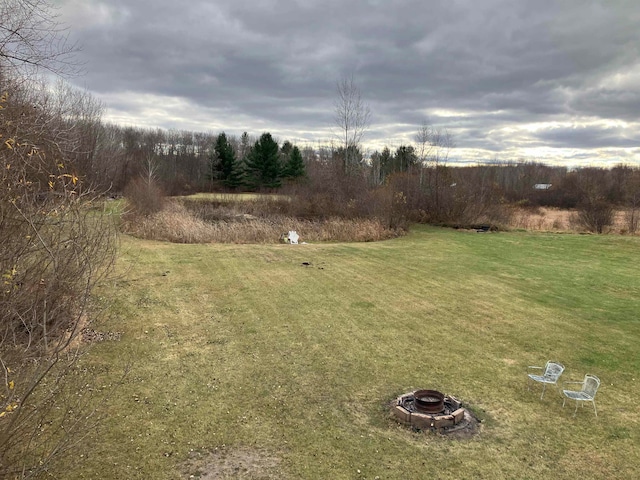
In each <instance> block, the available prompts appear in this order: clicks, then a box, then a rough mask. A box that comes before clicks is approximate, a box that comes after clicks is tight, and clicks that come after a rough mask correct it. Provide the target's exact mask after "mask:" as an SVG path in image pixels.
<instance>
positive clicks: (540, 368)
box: [527, 365, 544, 370]
mask: <svg viewBox="0 0 640 480" xmlns="http://www.w3.org/2000/svg"><path fill="white" fill-rule="evenodd" d="M527 368H535V369H537V370H544V367H532V366H531V365H529V366H528V367H527Z"/></svg>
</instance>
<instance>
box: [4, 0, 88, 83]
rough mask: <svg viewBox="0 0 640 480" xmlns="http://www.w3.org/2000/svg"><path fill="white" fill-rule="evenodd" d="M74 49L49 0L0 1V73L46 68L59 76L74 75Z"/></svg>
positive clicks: (31, 71) (27, 71)
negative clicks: (8, 70) (10, 70)
mask: <svg viewBox="0 0 640 480" xmlns="http://www.w3.org/2000/svg"><path fill="white" fill-rule="evenodd" d="M77 51H78V47H77V45H76V44H74V43H71V42H69V39H68V35H67V28H66V27H65V26H64V25H63V24H62V23H61V22H60V21H59V15H58V14H57V13H56V11H55V8H54V7H53V6H52V5H51V3H50V2H49V1H48V0H3V1H2V2H0V73H1V72H2V71H3V70H5V69H12V70H16V69H19V70H21V71H22V72H23V74H25V73H33V72H37V71H38V70H40V69H45V70H48V71H50V72H53V73H55V74H58V75H61V74H66V75H73V74H77V73H79V68H78V67H79V65H78V62H77V60H76V58H75V56H74V54H75V53H76V52H77Z"/></svg>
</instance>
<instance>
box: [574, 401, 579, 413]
mask: <svg viewBox="0 0 640 480" xmlns="http://www.w3.org/2000/svg"><path fill="white" fill-rule="evenodd" d="M578 403H580V402H578V401H577V400H576V409H575V410H574V411H573V416H574V417H575V416H576V413H578Z"/></svg>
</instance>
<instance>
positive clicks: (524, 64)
mask: <svg viewBox="0 0 640 480" xmlns="http://www.w3.org/2000/svg"><path fill="white" fill-rule="evenodd" d="M58 2H59V3H60V4H61V13H62V14H63V19H66V20H67V21H68V22H69V23H70V26H71V32H72V34H73V36H74V37H75V38H77V39H78V40H79V41H80V42H81V43H82V44H83V45H84V51H83V55H84V57H85V58H86V59H87V60H88V61H89V64H88V71H89V73H88V75H87V76H86V77H85V78H83V79H81V80H80V83H82V85H84V86H86V88H88V89H89V90H91V91H93V92H95V93H96V94H97V95H98V96H100V97H102V98H104V99H105V101H107V102H108V103H109V105H108V106H109V107H110V108H111V109H110V113H111V114H112V116H113V118H116V119H128V120H127V121H129V122H138V123H140V124H144V125H149V126H151V125H154V126H160V127H176V126H179V125H184V127H183V128H196V129H211V128H215V127H221V128H224V129H225V130H226V131H228V132H229V131H232V130H234V129H237V130H238V132H240V131H242V130H248V131H250V132H252V133H259V132H260V131H264V130H270V131H272V132H273V133H274V134H276V135H279V136H284V135H285V134H286V135H287V136H289V135H290V136H292V137H295V138H299V139H303V140H305V141H309V142H310V141H314V140H325V141H327V140H329V139H330V129H331V127H332V124H331V122H332V117H333V111H332V105H333V101H334V98H335V85H336V82H337V81H338V80H339V79H340V78H342V77H343V76H346V75H351V74H353V75H354V77H355V80H356V82H357V83H358V85H359V86H360V88H361V90H362V93H363V97H364V99H365V100H366V101H367V102H368V103H369V104H370V106H371V110H372V113H373V117H372V120H373V124H372V126H371V129H370V131H369V132H368V135H367V137H366V139H367V141H369V147H370V148H377V147H378V146H380V145H384V144H389V145H396V144H399V143H401V142H404V141H410V140H411V137H412V136H413V133H414V132H415V130H416V129H417V127H418V126H419V125H420V123H422V122H423V121H424V120H425V119H429V120H430V121H432V122H433V123H434V124H435V125H436V126H440V127H443V128H447V129H448V130H449V131H450V132H451V133H452V134H453V135H454V137H455V139H456V145H457V147H458V150H459V151H460V152H463V153H464V154H465V155H472V156H474V157H475V158H477V159H480V158H483V157H486V158H491V157H494V156H496V155H503V156H506V155H509V156H511V155H517V156H527V155H529V153H527V152H530V151H531V150H530V149H531V148H532V147H548V148H550V149H556V151H557V158H555V157H554V156H553V155H548V156H547V155H546V156H545V157H544V159H545V160H546V161H563V159H564V158H570V159H571V160H573V159H575V158H576V156H577V155H578V154H576V153H575V152H576V151H577V150H580V151H582V150H584V152H581V153H580V154H584V158H587V159H591V160H593V159H597V161H599V162H602V161H604V160H603V157H602V152H604V151H606V150H605V149H607V148H617V149H621V150H620V151H621V152H622V153H624V155H622V154H620V152H619V151H618V150H616V154H615V158H621V157H622V158H625V159H626V160H625V161H632V162H640V158H639V157H638V156H637V149H635V150H634V149H633V148H634V147H635V146H636V145H638V143H639V142H638V140H639V138H638V135H637V134H638V132H639V131H640V124H639V123H638V121H637V119H636V112H637V111H638V107H639V106H640V56H639V55H638V48H639V47H638V45H640V30H639V29H638V28H637V27H638V25H640V9H638V8H637V6H636V5H635V3H634V2H632V1H624V0H617V1H606V0H601V1H594V2H589V3H585V2H581V1H578V0H566V1H563V2H557V1H553V0H541V1H538V2H513V1H512V0H461V1H457V2H451V1H444V0H443V1H435V0H431V1H427V2H425V1H418V0H415V1H414V0H385V1H384V2H383V1H380V0H378V1H376V0H369V1H366V0H357V1H350V2H343V1H338V0H323V1H322V2H320V1H318V0H304V1H303V0H266V1H264V2H248V1H239V0H216V1H215V2H214V1H206V0H198V1H190V2H188V3H186V4H185V3H183V2H174V1H169V0H153V1H151V0H137V1H135V2H130V1H128V0H127V1H125V0H58ZM144 99H148V101H149V102H151V104H149V105H146V104H145V103H144V101H143V100H144ZM163 104H166V107H163ZM170 106H172V107H171V108H170ZM163 108H164V110H163ZM150 112H154V113H150ZM189 112H191V113H189ZM209 116H211V118H210V119H208V118H209ZM558 122H559V123H560V125H562V127H558ZM225 125H227V127H225ZM532 125H537V126H536V128H533V127H532ZM612 125H615V127H612ZM178 128H180V127H178ZM532 132H533V133H532ZM233 133H236V132H233ZM625 149H627V150H625ZM568 151H571V152H572V153H571V154H568V153H567V152H568ZM460 159H461V160H462V158H460ZM531 159H532V160H535V158H531ZM593 161H596V160H593Z"/></svg>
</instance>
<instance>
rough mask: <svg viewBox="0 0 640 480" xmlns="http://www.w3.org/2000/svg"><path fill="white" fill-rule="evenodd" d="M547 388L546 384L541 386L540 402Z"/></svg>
mask: <svg viewBox="0 0 640 480" xmlns="http://www.w3.org/2000/svg"><path fill="white" fill-rule="evenodd" d="M545 388H547V384H546V383H543V384H542V395H540V400H542V397H544V389H545Z"/></svg>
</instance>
